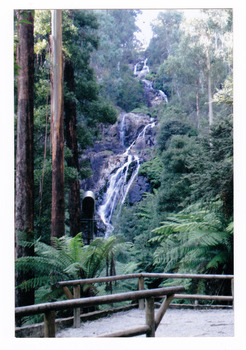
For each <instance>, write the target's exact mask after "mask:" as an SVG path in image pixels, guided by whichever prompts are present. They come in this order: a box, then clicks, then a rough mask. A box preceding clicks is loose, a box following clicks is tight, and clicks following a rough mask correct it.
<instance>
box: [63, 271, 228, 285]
mask: <svg viewBox="0 0 246 350" xmlns="http://www.w3.org/2000/svg"><path fill="white" fill-rule="evenodd" d="M140 277H150V278H196V279H233V278H234V275H212V274H180V273H134V274H128V275H118V276H108V277H98V278H87V279H79V280H72V281H60V282H57V285H58V286H60V287H63V286H74V285H83V284H90V283H103V282H113V281H119V280H126V279H131V278H140Z"/></svg>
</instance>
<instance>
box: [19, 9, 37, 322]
mask: <svg viewBox="0 0 246 350" xmlns="http://www.w3.org/2000/svg"><path fill="white" fill-rule="evenodd" d="M17 18H18V40H19V42H18V47H17V64H18V66H20V68H21V69H20V70H19V75H18V78H17V79H18V80H17V84H18V85H17V86H18V87H17V89H18V105H17V147H16V180H15V242H16V249H15V256H16V258H19V257H23V256H32V255H34V248H33V246H32V247H22V246H21V245H19V244H18V238H19V239H20V240H26V241H30V242H33V230H34V196H33V194H34V173H33V168H34V161H33V84H34V38H33V15H32V12H31V11H17ZM24 21H25V22H24ZM27 21H28V23H27ZM18 236H19V237H18ZM30 277H31V276H26V275H25V274H20V273H18V274H16V284H17V285H18V284H20V283H21V282H23V281H24V280H25V279H27V278H30ZM29 304H34V290H31V291H29V292H26V291H21V290H19V289H18V290H17V291H16V305H17V306H21V305H29ZM17 323H18V324H19V322H17Z"/></svg>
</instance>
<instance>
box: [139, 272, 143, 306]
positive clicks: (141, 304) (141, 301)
mask: <svg viewBox="0 0 246 350" xmlns="http://www.w3.org/2000/svg"><path fill="white" fill-rule="evenodd" d="M138 290H144V278H143V277H142V276H141V277H139V279H138ZM138 308H139V309H140V310H144V299H139V301H138Z"/></svg>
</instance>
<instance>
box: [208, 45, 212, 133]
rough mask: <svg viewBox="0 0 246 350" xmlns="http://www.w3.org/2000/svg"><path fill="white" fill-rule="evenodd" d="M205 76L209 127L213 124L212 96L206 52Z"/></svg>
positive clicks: (209, 67)
mask: <svg viewBox="0 0 246 350" xmlns="http://www.w3.org/2000/svg"><path fill="white" fill-rule="evenodd" d="M207 70H208V73H207V76H208V119H209V126H211V125H212V124H213V94H212V84H211V65H210V57H209V52H207Z"/></svg>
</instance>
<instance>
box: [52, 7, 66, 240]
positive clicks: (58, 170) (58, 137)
mask: <svg viewBox="0 0 246 350" xmlns="http://www.w3.org/2000/svg"><path fill="white" fill-rule="evenodd" d="M51 47H52V74H51V139H52V140H51V142H52V209H51V237H62V236H63V235H64V233H65V227H64V220H65V204H64V135H63V67H62V10H52V35H51Z"/></svg>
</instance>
